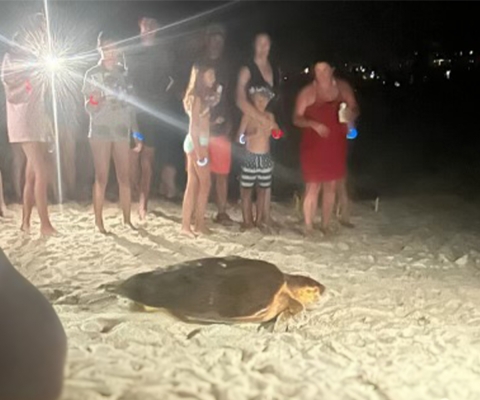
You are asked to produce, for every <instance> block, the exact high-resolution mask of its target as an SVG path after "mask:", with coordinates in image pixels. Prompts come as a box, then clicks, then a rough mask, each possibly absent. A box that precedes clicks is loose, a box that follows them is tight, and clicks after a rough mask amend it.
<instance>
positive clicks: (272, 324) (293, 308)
mask: <svg viewBox="0 0 480 400" xmlns="http://www.w3.org/2000/svg"><path fill="white" fill-rule="evenodd" d="M286 301H287V307H286V308H285V309H284V310H283V311H282V312H281V313H280V314H278V315H277V316H276V317H275V318H274V319H272V320H270V321H267V322H264V323H262V324H261V325H260V329H264V330H266V331H268V332H287V331H288V322H289V320H291V318H292V317H294V316H295V315H297V314H299V313H301V312H302V311H303V309H304V307H303V305H302V303H300V302H299V301H297V300H295V299H293V298H292V297H290V296H288V298H286Z"/></svg>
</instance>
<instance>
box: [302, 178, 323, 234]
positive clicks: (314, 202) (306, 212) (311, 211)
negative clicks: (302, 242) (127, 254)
mask: <svg viewBox="0 0 480 400" xmlns="http://www.w3.org/2000/svg"><path fill="white" fill-rule="evenodd" d="M320 189H321V184H320V183H307V184H306V187H305V198H304V199H303V218H304V220H305V234H307V235H310V234H312V233H313V221H314V219H315V214H316V213H317V206H318V194H319V193H320Z"/></svg>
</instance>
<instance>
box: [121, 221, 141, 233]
mask: <svg viewBox="0 0 480 400" xmlns="http://www.w3.org/2000/svg"><path fill="white" fill-rule="evenodd" d="M123 224H124V225H125V226H128V227H129V228H130V229H132V230H134V231H138V228H137V227H136V226H134V225H133V224H132V223H131V222H130V221H126V222H124V223H123Z"/></svg>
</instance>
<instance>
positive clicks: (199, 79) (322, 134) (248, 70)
mask: <svg viewBox="0 0 480 400" xmlns="http://www.w3.org/2000/svg"><path fill="white" fill-rule="evenodd" d="M139 27H140V38H141V40H140V43H139V44H138V45H136V46H133V49H132V50H129V51H127V52H125V51H124V49H122V48H120V46H119V43H121V41H119V38H117V37H115V36H110V35H108V34H107V33H105V32H104V33H101V34H100V35H99V37H98V50H99V52H100V56H101V57H100V61H99V63H98V64H97V65H96V66H94V67H93V68H91V69H89V70H88V71H87V72H86V74H85V78H84V83H83V89H82V92H83V95H84V98H85V109H86V111H87V113H88V115H89V120H90V123H89V133H88V138H89V142H90V147H91V151H92V155H93V162H94V168H95V182H94V187H93V206H94V212H95V223H96V226H97V227H98V229H99V230H100V231H101V232H103V233H105V232H106V228H105V226H104V224H103V218H102V209H103V203H104V198H105V191H106V187H107V183H108V176H109V167H110V163H111V160H112V159H113V162H114V165H115V172H116V177H117V181H118V186H119V195H120V204H121V208H122V211H123V218H124V222H125V224H127V225H130V226H132V224H131V219H130V214H131V198H132V190H133V191H135V192H138V195H139V216H140V218H141V219H143V218H145V216H146V214H147V210H148V199H149V194H150V188H151V186H152V176H154V175H155V172H156V171H155V162H154V161H155V157H157V158H158V159H160V160H161V163H162V165H163V168H162V170H161V172H160V176H161V191H162V193H163V194H164V195H165V196H166V197H167V198H173V197H175V196H176V187H175V179H176V176H175V174H176V169H175V165H176V164H177V161H178V160H176V158H178V156H177V155H176V154H177V153H176V148H175V147H177V146H181V144H180V143H181V142H180V141H179V137H180V138H181V136H180V135H179V134H178V133H177V132H176V131H175V130H173V129H171V127H170V126H169V122H168V120H169V119H168V115H170V118H171V114H172V113H171V110H172V102H174V101H175V100H176V99H175V96H173V95H172V94H171V88H172V85H174V79H173V78H172V74H171V71H172V68H173V65H172V61H171V60H172V57H171V53H169V51H168V49H167V48H165V46H163V45H162V44H161V43H159V41H158V39H157V37H156V32H157V31H158V29H159V25H158V23H157V21H156V20H155V19H153V18H147V17H143V18H141V19H140V20H139ZM225 40H226V31H225V29H224V28H223V27H222V26H220V25H212V26H210V27H208V28H207V31H206V52H205V54H204V55H203V56H202V57H200V58H199V59H198V60H197V61H196V62H195V63H194V64H193V66H192V69H191V74H190V79H189V82H188V85H187V88H186V90H185V91H184V96H183V107H184V110H185V112H186V114H187V115H188V117H189V126H188V133H187V135H186V137H185V139H184V142H183V150H184V152H185V155H186V160H187V186H186V190H185V193H184V199H183V210H182V228H181V232H182V233H183V234H185V235H188V236H191V237H195V236H196V235H199V234H205V233H208V232H209V229H208V227H207V224H206V222H205V213H206V207H207V203H208V198H209V195H210V192H211V187H212V183H213V187H214V192H215V200H216V205H217V208H218V212H217V215H216V216H215V218H214V220H215V221H216V222H218V223H224V224H228V223H230V222H231V219H230V216H229V215H228V213H227V196H228V183H229V175H230V173H231V170H232V159H233V158H234V157H237V156H238V159H239V160H240V166H241V170H240V176H239V181H240V187H241V199H242V214H243V224H242V229H250V228H253V227H255V226H256V227H258V228H260V229H261V230H262V231H269V229H270V225H271V222H272V219H271V216H270V202H271V185H272V179H273V168H274V161H273V157H272V156H271V154H270V144H271V142H272V141H274V140H276V139H278V138H280V137H281V136H282V134H283V132H282V130H281V129H280V127H279V124H278V122H277V120H278V118H279V117H282V116H280V115H279V114H278V111H277V110H276V108H277V107H276V103H277V102H278V97H279V84H280V73H279V70H278V69H277V68H275V66H273V65H272V63H271V61H270V58H269V55H270V48H271V40H270V37H269V35H268V34H266V33H261V34H258V35H256V36H255V39H254V54H253V57H252V58H251V59H250V61H249V62H247V63H245V65H244V66H242V67H241V68H240V71H239V73H238V74H235V73H233V74H232V66H231V65H230V64H229V63H228V62H227V59H226V57H225V56H224V47H225ZM22 51H23V50H22V46H21V43H20V46H19V47H15V46H13V47H12V49H11V50H10V51H9V52H8V53H7V54H6V55H5V58H4V62H3V66H2V81H3V83H4V86H5V91H6V97H7V124H8V134H9V139H10V142H11V143H21V146H22V149H23V152H24V154H25V156H26V159H27V169H26V181H25V187H24V195H23V202H24V207H23V219H22V220H23V222H22V229H24V230H28V228H29V226H30V215H31V210H32V207H33V205H34V204H36V205H37V208H38V212H39V215H40V222H41V232H42V234H45V235H48V234H52V233H54V232H55V230H54V228H53V226H52V225H51V223H50V220H49V217H48V212H47V184H48V177H47V176H46V175H47V171H48V168H47V165H46V164H47V162H46V157H47V150H48V149H47V143H48V141H49V140H51V137H52V136H51V129H52V126H51V124H48V121H49V119H48V118H47V117H46V116H47V111H46V110H45V108H44V107H42V104H44V102H42V101H38V100H39V99H40V98H41V97H42V96H44V95H45V93H44V91H45V89H44V88H42V87H41V86H38V87H37V86H36V85H35V83H33V84H32V82H31V81H33V79H32V77H31V76H30V75H29V73H30V74H31V71H29V70H28V68H20V67H19V66H20V65H21V64H22V63H21V61H22V56H24V55H23V54H22ZM125 60H126V61H125ZM233 72H235V71H233ZM27 82H28V84H27ZM340 110H343V114H342V115H339V111H340ZM237 114H238V115H241V116H240V118H236V115H237ZM293 114H294V115H293V122H294V124H295V125H296V126H297V127H299V128H302V129H303V134H302V141H301V149H300V152H301V154H300V159H301V169H302V173H303V177H304V181H305V183H306V191H305V197H304V207H303V211H304V217H305V233H306V234H311V233H312V232H313V220H314V217H315V214H316V209H317V201H318V197H319V194H320V192H322V196H323V197H322V230H323V231H324V232H325V233H327V232H328V231H329V229H330V217H331V215H332V210H333V207H334V205H335V201H336V198H338V199H339V205H340V210H341V213H340V214H341V216H340V222H341V223H342V224H343V225H345V226H351V224H350V221H349V211H348V196H347V194H346V186H345V178H346V149H347V138H346V135H347V131H348V127H349V126H352V125H353V124H354V123H355V120H356V118H357V117H358V107H357V103H356V100H355V96H354V92H353V90H352V88H351V87H350V86H349V84H348V83H347V82H346V81H344V80H341V79H338V78H335V76H334V70H333V68H332V67H331V66H330V65H329V64H328V63H325V62H321V63H317V64H316V65H315V68H314V79H313V82H312V83H311V84H309V85H308V86H306V87H305V88H304V89H303V90H302V91H301V92H300V94H299V95H298V99H297V102H296V106H295V110H294V113H293ZM165 115H167V118H165ZM39 121H46V122H47V123H45V124H44V125H42V124H39ZM49 130H50V131H49ZM180 140H181V139H180ZM0 178H1V177H0ZM0 182H1V179H0ZM254 189H256V214H255V218H254V217H253V212H252V208H253V206H252V195H253V193H252V192H253V190H254ZM1 192H2V191H1V186H0V193H1ZM3 209H4V205H3V203H2V198H1V197H0V211H1V210H3ZM192 225H193V227H192Z"/></svg>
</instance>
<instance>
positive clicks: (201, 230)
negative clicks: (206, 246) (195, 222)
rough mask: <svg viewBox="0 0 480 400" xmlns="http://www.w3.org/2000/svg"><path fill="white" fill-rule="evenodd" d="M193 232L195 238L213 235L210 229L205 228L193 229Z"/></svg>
mask: <svg viewBox="0 0 480 400" xmlns="http://www.w3.org/2000/svg"><path fill="white" fill-rule="evenodd" d="M194 231H195V234H196V235H197V236H200V235H211V234H212V233H213V232H212V231H211V229H209V228H207V227H206V226H200V227H195V230H194Z"/></svg>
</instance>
